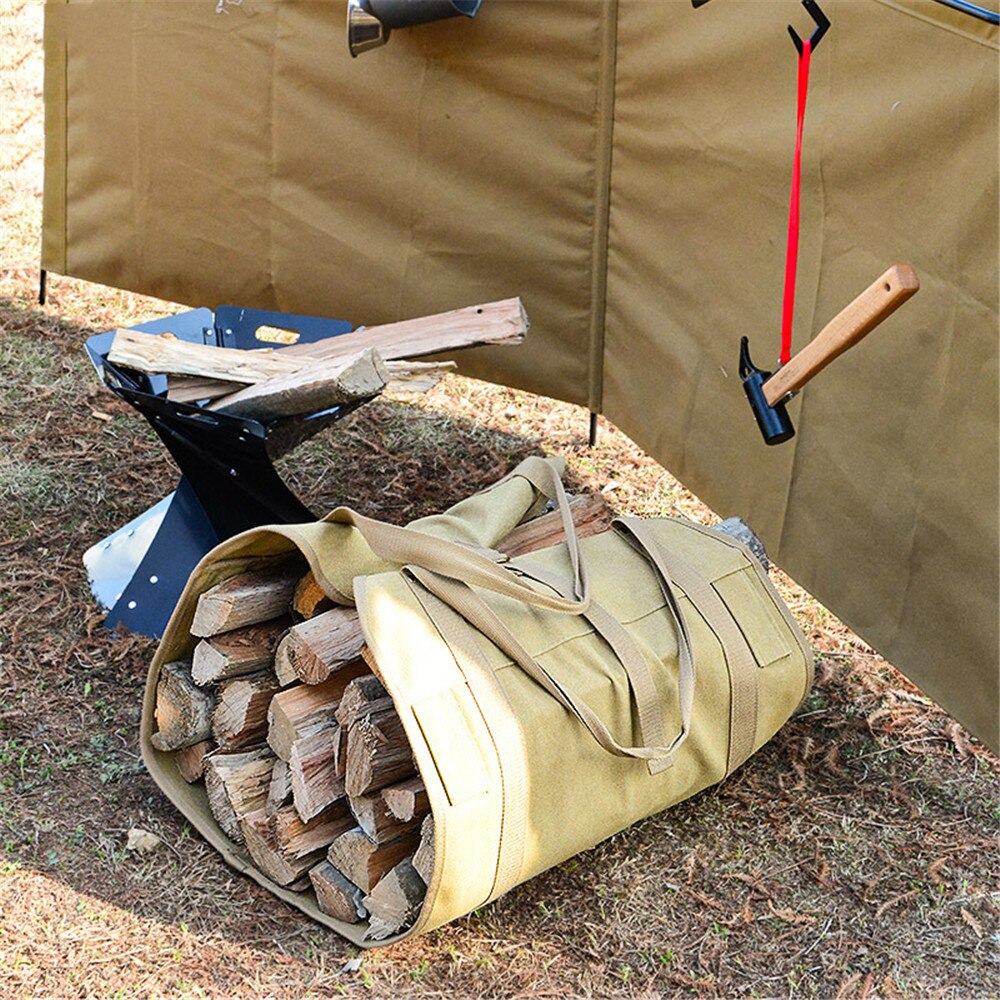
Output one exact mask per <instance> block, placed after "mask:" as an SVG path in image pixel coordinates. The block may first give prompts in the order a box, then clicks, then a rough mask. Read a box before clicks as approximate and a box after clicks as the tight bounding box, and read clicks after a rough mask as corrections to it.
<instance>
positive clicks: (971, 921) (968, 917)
mask: <svg viewBox="0 0 1000 1000" xmlns="http://www.w3.org/2000/svg"><path fill="white" fill-rule="evenodd" d="M962 919H963V920H964V921H965V922H966V923H967V924H968V925H969V926H970V927H971V928H972V931H973V933H974V934H975V935H976V937H978V938H981V937H982V936H983V925H982V924H981V923H980V922H979V921H978V920H976V918H975V917H974V916H973V915H972V914H971V913H969V911H968V910H967V909H966V908H965V907H964V906H963V907H962Z"/></svg>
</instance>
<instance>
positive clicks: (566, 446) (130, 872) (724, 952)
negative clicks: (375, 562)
mask: <svg viewBox="0 0 1000 1000" xmlns="http://www.w3.org/2000/svg"><path fill="white" fill-rule="evenodd" d="M0 324H2V325H0V368H2V371H3V373H4V376H5V377H4V379H3V384H2V391H0V444H2V452H0V501H2V502H0V559H2V563H0V656H2V662H3V672H2V676H0V762H2V775H3V776H2V796H0V836H2V840H3V847H4V853H3V861H2V866H3V867H2V869H0V872H2V874H0V903H2V907H3V914H4V924H5V929H4V931H3V933H2V934H0V948H2V949H4V950H5V951H7V952H9V953H10V955H12V956H13V957H12V958H11V962H10V963H4V964H6V967H7V973H6V974H7V975H8V976H12V977H13V978H12V982H13V984H14V985H15V988H16V991H17V992H18V993H31V992H34V993H38V994H43V993H49V994H50V995H62V994H66V993H69V992H73V993H79V994H81V995H91V994H99V995H123V996H128V995H148V994H152V995H160V994H169V995H174V994H184V993H191V994H193V995H204V994H206V993H207V994H215V993H224V994H234V993H244V992H252V991H256V992H260V993H262V994H265V995H266V994H280V995H288V996H298V995H305V994H307V993H309V992H314V993H318V994H321V995H326V994H330V993H336V992H353V991H355V990H357V991H364V992H372V993H374V994H375V995H380V996H383V995H384V996H396V995H399V994H400V993H401V992H406V993H408V994H415V995H421V996H434V995H439V994H445V993H447V994H448V995H450V996H456V995H460V996H465V995H490V996H495V995H513V994H530V995H532V996H545V995H554V996H564V995H600V996H607V995H613V994H620V995H649V994H651V993H653V992H667V993H672V994H679V995H684V994H708V995H724V996H734V995H742V994H747V995H774V994H778V993H781V994H787V993H788V992H789V991H794V992H796V993H797V994H799V995H803V996H809V995H816V996H830V995H833V994H834V993H836V992H837V991H838V990H842V991H843V995H845V996H846V995H851V996H860V995H876V994H879V995H883V996H887V997H893V996H899V995H907V994H909V995H921V996H922V995H927V994H929V993H933V992H934V991H940V992H941V993H942V994H943V995H954V996H974V995H984V994H986V993H995V992H996V990H997V988H998V987H1000V978H998V974H997V964H996V960H995V957H993V956H992V955H991V953H990V951H989V945H990V938H991V935H993V934H995V933H996V930H997V927H998V921H997V917H998V915H1000V911H998V910H997V908H996V906H995V902H996V901H995V899H992V898H991V896H990V894H989V891H990V888H991V886H995V884H996V881H995V871H991V868H992V867H993V865H992V861H993V860H994V859H995V850H994V848H995V844H994V841H993V836H994V834H995V824H996V815H997V798H998V796H997V782H996V774H995V770H994V764H995V762H994V761H993V760H992V758H988V756H987V755H986V754H985V752H984V751H983V750H982V749H981V748H979V747H976V746H973V745H970V744H969V743H968V741H967V740H966V739H965V738H964V737H963V736H962V735H961V732H960V731H959V730H958V729H957V727H955V726H954V723H951V722H950V720H948V719H947V717H945V716H943V715H942V714H941V713H940V712H938V711H937V710H936V709H934V708H933V707H932V706H930V705H929V704H928V703H927V701H926V699H923V698H922V697H921V696H920V695H919V694H918V693H916V692H915V691H914V690H913V689H912V688H909V687H907V686H906V685H905V683H904V682H902V681H901V679H900V678H899V677H898V675H895V674H894V672H892V670H891V668H890V667H888V665H886V664H884V662H883V661H880V660H878V659H877V658H876V657H874V656H873V655H872V654H871V653H870V651H868V650H867V649H866V647H864V646H863V644H861V643H856V645H852V642H851V640H850V638H849V637H848V638H844V636H843V634H841V633H838V638H837V641H836V642H833V641H831V640H830V638H829V635H830V634H831V633H830V629H831V628H832V626H831V625H830V619H829V617H828V616H825V613H822V609H819V610H818V611H817V610H816V608H815V606H813V605H810V604H808V603H802V604H801V605H799V606H796V613H797V614H798V616H799V620H800V623H801V624H802V625H803V627H804V628H805V629H806V631H807V632H808V633H809V634H810V636H811V638H812V639H813V641H814V642H815V643H816V644H817V645H818V646H820V647H822V648H823V649H824V650H825V655H824V657H823V659H822V660H821V663H820V668H819V673H818V682H817V686H816V688H815V690H814V692H813V693H812V695H811V696H810V698H809V699H808V700H807V702H806V704H805V705H804V706H803V707H802V709H801V710H800V711H799V713H798V715H797V716H796V718H794V719H793V720H792V721H791V722H790V723H789V724H788V726H786V727H785V729H784V730H782V732H781V733H780V734H779V735H778V736H777V737H776V739H775V740H774V741H773V742H772V743H771V744H769V745H768V746H767V747H765V748H764V749H763V750H762V751H761V752H760V753H758V754H757V755H756V756H755V757H754V758H753V759H752V760H751V761H750V762H748V764H747V765H745V766H744V767H743V768H742V769H741V770H740V771H739V772H738V773H737V774H735V775H734V776H732V777H731V778H730V779H729V780H727V781H726V782H724V783H723V784H722V785H721V786H719V787H717V788H715V789H711V790H709V791H707V792H705V793H703V794H701V795H699V796H697V797H696V798H694V799H692V800H690V801H689V802H686V803H683V804H682V805H680V806H678V807H676V808H674V809H672V810H670V811H669V812H667V813H665V814H661V815H659V816H655V817H652V818H650V819H648V820H646V821H645V822H643V823H640V824H638V825H636V826H634V827H632V828H631V829H629V830H627V831H625V832H623V833H621V834H619V835H617V836H615V837H613V838H611V839H610V840H608V841H606V842H605V843H603V844H601V845H599V846H598V847H596V848H594V849H593V850H591V851H589V852H587V853H586V854H584V855H581V856H579V857H577V858H574V859H572V860H571V861H569V862H567V863H565V864H563V865H561V866H560V867H559V868H557V869H555V870H553V871H551V872H548V873H546V874H545V875H542V876H541V877H539V878H536V879H534V880H532V881H531V882H530V883H528V884H527V885H524V886H521V887H520V888H518V889H517V890H515V891H514V892H512V893H510V894H509V895H508V896H506V897H504V898H503V899H502V900H500V901H499V902H497V903H495V904H493V905H491V906H489V907H485V908H484V909H482V910H481V911H478V912H477V913H475V914H473V915H471V916H469V917H467V918H465V919H463V920H461V921H458V922H457V923H455V924H454V925H452V926H450V927H448V928H444V929H442V930H440V931H438V932H435V933H433V934H431V935H428V936H427V937H425V938H422V939H419V940H417V941H411V942H404V943H403V944H400V945H396V946H394V947H391V948H388V949H385V950H383V951H379V952H376V953H371V954H368V955H366V957H365V960H364V964H363V965H362V967H361V968H360V969H357V970H350V971H345V972H341V967H342V965H343V962H344V961H345V960H346V959H347V958H349V957H350V956H351V955H353V954H354V949H352V948H351V947H350V946H349V945H348V944H347V943H346V942H344V941H343V940H342V939H340V938H339V937H338V936H337V935H335V934H333V933H331V932H328V931H326V930H324V929H322V928H320V927H317V926H316V925H314V924H312V923H311V922H310V921H308V920H307V919H305V918H304V917H302V916H301V915H299V914H298V912H297V911H294V910H292V909H290V908H288V907H286V906H285V905H284V904H283V903H280V902H278V901H277V900H275V899H273V898H272V897H271V896H269V895H268V894H267V893H266V892H264V891H263V890H261V889H259V888H258V887H257V886H256V885H255V884H253V883H251V882H250V881H249V880H247V879H244V878H242V877H241V876H238V875H236V874H235V873H233V872H231V871H230V870H229V869H228V868H227V867H226V866H225V865H224V863H223V862H222V861H221V859H220V858H219V857H218V856H217V855H216V854H215V853H214V851H212V850H211V849H210V848H209V847H208V846H207V845H206V844H205V843H204V842H203V841H202V840H201V839H200V838H199V837H198V836H197V835H195V834H192V832H191V831H190V829H189V828H188V826H187V825H186V823H185V821H184V820H183V818H182V817H181V816H180V815H179V814H178V813H177V812H176V811H175V810H174V809H173V807H172V806H170V805H169V803H168V802H167V800H166V799H165V797H164V796H163V795H161V794H160V793H159V791H158V790H157V789H156V787H155V785H154V784H153V782H152V780H151V779H150V778H149V777H148V776H147V775H146V773H145V771H144V770H143V767H142V764H141V761H140V758H139V754H138V745H137V731H138V714H139V705H140V701H141V696H142V689H143V685H144V680H145V673H146V668H147V665H148V662H149V659H150V657H151V655H152V652H153V649H154V644H153V642H152V641H151V640H147V639H145V638H142V637H138V636H127V635H119V636H112V635H111V634H109V633H108V632H106V631H105V630H104V629H103V628H102V626H101V624H100V621H101V616H100V614H99V613H98V611H97V609H96V608H95V606H94V605H93V603H92V601H91V600H90V597H89V593H88V589H87V582H86V576H85V573H84V570H83V567H82V564H81V561H80V559H81V555H82V553H83V551H84V550H85V549H86V548H87V547H88V546H90V545H91V544H93V543H94V542H95V541H97V540H99V539H100V538H102V537H103V536H104V535H106V534H108V533H109V532H111V531H112V530H114V529H115V528H117V527H119V526H120V525H121V524H123V523H125V522H126V521H128V520H129V519H131V518H132V517H134V516H135V515H136V514H138V513H140V512H141V511H142V510H144V509H146V508H147V507H148V506H149V505H151V504H152V503H154V502H156V501H157V500H159V499H160V498H161V497H162V496H163V495H165V494H166V493H167V492H169V491H170V490H171V489H172V488H173V486H174V484H175V480H176V475H177V474H176V470H175V469H174V467H173V466H172V464H171V462H170V461H169V459H168V458H167V456H166V454H165V452H164V450H163V448H162V446H161V445H160V443H159V442H158V440H157V439H156V438H155V436H154V435H153V434H152V432H151V431H150V430H149V429H148V427H147V426H146V424H145V423H144V421H143V420H142V419H141V418H140V417H139V416H138V415H137V414H135V413H134V412H132V411H131V410H130V409H129V408H128V407H127V406H125V405H124V404H123V403H121V402H119V401H118V400H116V399H115V398H114V397H113V396H112V395H111V394H110V393H108V392H107V391H105V390H104V389H102V388H101V387H100V386H99V384H98V382H97V379H96V377H95V375H94V373H93V370H92V369H91V367H90V365H89V363H88V361H87V360H86V357H85V355H84V352H83V349H82V343H83V340H84V339H85V337H86V335H87V333H88V331H86V330H81V329H79V328H77V327H75V326H73V325H71V324H66V323H61V322H59V321H57V320H54V319H53V318H52V317H51V316H50V315H48V314H47V313H45V312H43V311H41V310H37V309H32V308H25V307H24V306H18V305H17V304H14V303H6V304H3V305H2V309H0ZM560 407H561V405H560V404H548V403H545V402H544V401H541V402H539V401H538V400H530V399H529V398H528V397H525V396H524V395H523V394H516V393H512V392H511V391H510V390H504V389H496V388H492V387H486V386H482V385H478V384H475V383H471V382H467V381H466V380H461V379H453V380H448V383H447V386H446V387H445V388H444V389H443V390H442V392H441V393H440V394H438V395H436V396H434V397H432V398H430V399H429V400H426V401H424V403H422V404H421V408H416V407H413V406H408V405H404V404H401V403H393V402H382V401H379V402H376V403H374V404H371V405H369V406H367V407H365V408H363V409H362V410H361V411H359V412H358V413H357V414H355V415H353V416H352V417H351V418H349V419H348V420H347V421H345V422H344V423H342V424H340V425H337V426H336V427H334V428H332V429H330V430H329V431H326V432H324V433H323V434H322V435H321V436H320V437H319V438H317V439H314V440H313V441H311V442H309V443H308V444H307V445H305V446H303V447H302V448H300V449H298V450H297V451H296V452H294V453H293V454H292V455H290V456H288V457H286V458H285V459H283V460H282V462H281V469H282V472H283V474H284V475H285V477H286V478H287V480H288V481H289V482H290V484H291V485H292V486H293V488H294V489H295V490H296V491H297V492H298V493H299V494H300V495H301V496H302V498H303V499H304V500H305V502H306V503H307V504H309V505H310V506H311V507H312V509H314V510H316V511H317V512H322V511H325V510H328V509H330V508H332V507H333V506H336V505H337V504H339V503H348V504H350V505H353V506H356V507H357V508H358V509H359V510H361V511H362V512H364V513H367V514H370V515H373V516H376V517H380V518H383V519H386V520H390V521H394V522H397V523H400V522H403V521H406V520H408V519H410V518H412V517H417V516H421V515H424V514H428V513H431V512H433V511H437V510H440V509H442V508H443V507H445V506H447V505H448V504H449V503H451V502H453V501H454V500H457V499H459V498H460V497H462V496H465V495H468V494H469V493H471V492H473V491H474V490H476V489H478V488H479V487H481V486H483V485H485V484H487V483H489V482H492V481H494V480H495V479H497V478H499V477H500V476H501V475H503V474H504V473H505V472H507V471H508V470H509V468H510V467H511V466H512V465H513V464H514V463H515V462H516V461H517V460H519V459H520V458H521V457H523V456H524V455H526V454H529V453H532V452H537V451H539V450H541V445H542V443H543V442H544V443H545V445H546V446H547V447H549V448H552V447H554V448H556V449H557V450H558V451H560V452H561V453H563V454H565V455H566V456H567V458H568V459H569V461H570V465H571V469H572V470H573V471H574V473H575V475H576V476H577V477H578V479H579V480H580V481H582V482H583V483H584V484H585V485H587V486H588V487H590V488H594V487H595V486H599V485H600V479H601V477H602V475H604V474H605V471H604V470H606V469H608V468H615V469H617V470H620V471H619V473H618V475H619V478H620V479H621V480H622V481H623V482H626V483H627V481H628V480H629V479H630V478H631V479H632V480H633V481H634V487H635V489H634V492H629V490H628V489H626V488H625V487H622V492H621V493H620V494H615V493H612V494H611V498H612V500H613V501H615V498H616V496H621V497H623V498H624V502H625V507H626V509H627V510H628V511H629V512H634V508H633V507H632V506H630V504H633V502H634V503H635V504H636V505H637V506H638V507H639V509H644V508H642V507H641V504H640V502H639V500H638V499H634V498H638V497H639V496H640V495H641V496H643V497H644V498H648V496H649V489H647V488H644V487H643V486H642V483H644V482H645V481H646V480H643V479H642V478H641V477H642V476H646V475H647V474H648V475H652V473H649V472H648V469H649V467H650V465H651V463H648V461H646V460H640V459H639V458H637V457H636V456H637V455H638V454H639V453H638V452H637V449H635V448H634V446H632V445H631V443H630V442H627V439H624V438H622V436H621V435H616V433H615V432H613V430H611V431H608V432H607V437H606V440H605V443H604V444H603V445H602V449H603V451H602V450H601V449H598V451H597V452H593V453H592V452H589V451H588V449H586V447H585V442H584V435H585V433H586V423H585V420H583V419H580V418H579V411H573V410H572V408H568V407H562V408H560ZM512 408H513V411H512ZM543 410H544V413H545V414H546V415H545V417H544V419H542V418H541V417H537V414H539V413H541V412H542V411H543ZM571 411H572V412H571ZM511 412H513V416H511ZM456 414H458V415H456ZM560 414H561V415H560ZM498 415H502V416H503V417H504V421H506V424H507V425H509V426H510V427H511V430H504V429H498V427H497V426H496V425H497V423H498V421H499V416H498ZM553 421H554V423H553ZM573 421H576V423H573ZM656 475H657V476H659V477H660V478H659V479H657V480H656V482H657V483H659V482H660V479H662V477H663V475H665V474H663V473H662V470H661V471H660V472H657V473H656ZM949 727H950V728H949ZM132 826H140V827H143V828H145V829H149V830H152V831H154V832H156V833H157V834H159V835H160V836H161V837H162V839H163V845H162V846H161V847H160V848H159V849H157V850H156V851H154V852H152V853H150V854H137V853H134V852H129V851H127V850H126V849H125V842H126V838H127V833H128V830H129V828H130V827H132ZM0 975H3V974H2V973H0ZM116 991H120V992H119V993H118V994H116Z"/></svg>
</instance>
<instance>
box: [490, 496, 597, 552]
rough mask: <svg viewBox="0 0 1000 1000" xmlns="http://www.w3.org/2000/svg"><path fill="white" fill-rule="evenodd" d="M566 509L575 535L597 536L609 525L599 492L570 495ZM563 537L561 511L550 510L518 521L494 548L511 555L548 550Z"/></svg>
mask: <svg viewBox="0 0 1000 1000" xmlns="http://www.w3.org/2000/svg"><path fill="white" fill-rule="evenodd" d="M569 510H570V514H571V515H572V518H573V527H574V528H575V529H576V534H577V537H578V538H589V537H590V536H591V535H599V534H600V533H601V532H602V531H607V530H608V528H610V527H611V518H612V514H611V511H610V509H609V508H608V505H607V503H606V502H605V500H604V497H602V496H601V495H600V494H599V493H586V494H583V495H581V496H575V497H571V498H570V501H569ZM565 540H566V533H565V531H564V530H563V523H562V513H561V512H560V511H558V510H553V511H549V513H547V514H542V515H541V516H539V517H533V518H532V519H531V520H530V521H525V522H524V523H523V524H519V525H518V526H517V527H516V528H514V530H513V531H511V532H510V534H509V535H507V537H506V538H505V539H504V540H503V541H502V542H500V543H499V544H498V545H497V550H498V551H500V552H503V553H504V554H506V555H508V556H510V557H512V558H513V557H514V556H520V555H525V554H526V553H528V552H536V551H537V550H539V549H547V548H549V547H550V546H552V545H558V544H559V543H560V542H564V541H565Z"/></svg>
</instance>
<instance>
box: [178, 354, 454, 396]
mask: <svg viewBox="0 0 1000 1000" xmlns="http://www.w3.org/2000/svg"><path fill="white" fill-rule="evenodd" d="M383 366H384V368H385V376H386V383H385V388H384V390H383V391H384V392H391V393H414V392H418V393H422V392H428V391H430V390H431V389H433V388H434V386H436V385H437V384H438V382H440V381H441V379H442V378H444V376H445V375H447V374H448V372H450V371H454V369H455V368H456V365H455V362H454V361H428V362H425V363H421V362H419V361H383ZM258 381H260V380H258ZM253 384H255V383H254V382H252V381H250V380H249V379H248V380H246V381H244V382H240V383H236V382H223V381H220V380H219V379H213V378H206V377H204V376H199V375H168V376H167V399H169V400H170V401H171V402H175V403H200V402H202V401H209V400H213V399H218V398H219V397H220V396H227V395H229V393H231V392H234V391H235V390H236V389H237V388H244V387H246V386H248V385H253Z"/></svg>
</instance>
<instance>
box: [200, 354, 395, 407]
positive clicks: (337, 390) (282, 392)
mask: <svg viewBox="0 0 1000 1000" xmlns="http://www.w3.org/2000/svg"><path fill="white" fill-rule="evenodd" d="M238 353H240V354H245V353H246V352H245V351H240V352H238ZM388 378H389V375H388V372H387V371H386V369H385V365H384V364H383V363H382V359H381V358H380V357H379V355H378V353H377V352H375V351H372V350H363V351H359V352H358V353H356V354H353V355H349V356H347V357H344V356H340V357H336V358H329V359H323V360H314V361H310V362H309V363H308V364H306V365H302V366H301V367H299V368H298V369H297V370H296V371H294V372H291V373H288V374H283V375H275V376H274V377H272V378H268V379H266V380H265V381H263V382H257V383H256V384H254V385H248V386H245V387H244V388H242V389H238V390H237V391H236V392H231V393H229V394H227V395H225V396H220V397H219V398H218V399H215V400H213V401H212V402H211V403H209V404H208V407H207V409H209V410H215V411H217V412H219V413H228V414H231V415H232V416H238V417H253V418H254V419H255V420H273V419H276V418H278V417H294V416H296V415H297V414H300V413H314V412H318V411H319V410H326V409H329V408H330V407H331V406H338V405H340V404H342V403H353V402H356V401H358V400H362V399H369V398H371V397H372V396H377V395H378V394H379V393H380V392H381V391H382V390H383V389H384V388H385V384H386V382H387V381H388Z"/></svg>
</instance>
